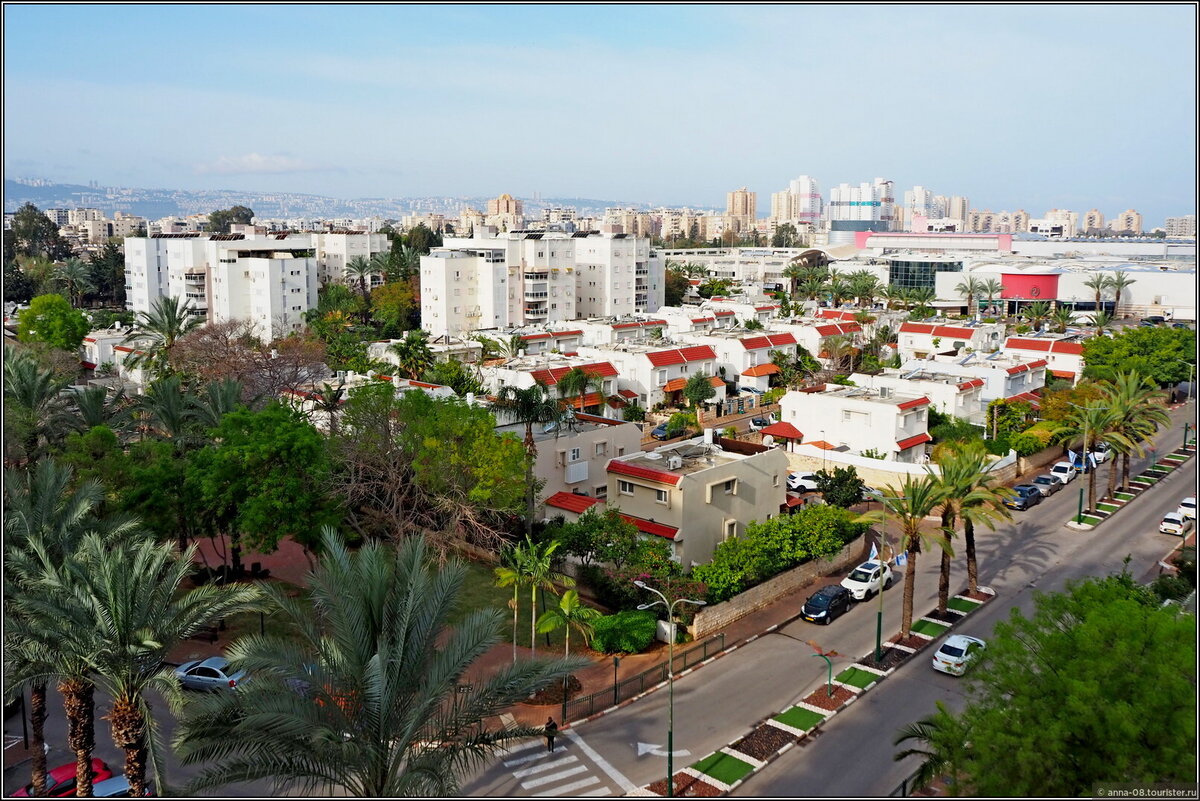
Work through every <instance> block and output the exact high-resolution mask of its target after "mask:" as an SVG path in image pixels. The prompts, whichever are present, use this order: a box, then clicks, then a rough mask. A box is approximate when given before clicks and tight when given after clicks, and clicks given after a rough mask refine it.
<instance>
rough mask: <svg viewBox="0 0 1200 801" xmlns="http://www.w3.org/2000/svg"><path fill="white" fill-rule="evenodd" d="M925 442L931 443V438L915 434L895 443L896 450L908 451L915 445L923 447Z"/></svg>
mask: <svg viewBox="0 0 1200 801" xmlns="http://www.w3.org/2000/svg"><path fill="white" fill-rule="evenodd" d="M926 442H933V437H931V436H929V435H928V434H917V435H916V436H915V437H909V438H908V439H902V440H900V441H899V442H897V443H896V448H897V450H902V451H904V450H908V449H909V448H912V447H914V446H916V445H924V444H925V443H926Z"/></svg>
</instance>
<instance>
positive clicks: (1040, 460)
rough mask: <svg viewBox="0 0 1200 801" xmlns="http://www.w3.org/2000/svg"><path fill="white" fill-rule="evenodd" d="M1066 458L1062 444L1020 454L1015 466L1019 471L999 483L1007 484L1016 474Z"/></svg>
mask: <svg viewBox="0 0 1200 801" xmlns="http://www.w3.org/2000/svg"><path fill="white" fill-rule="evenodd" d="M1066 458H1067V457H1066V456H1065V455H1064V454H1063V446H1062V445H1051V446H1049V447H1047V448H1042V449H1041V450H1040V451H1038V452H1037V453H1034V454H1030V455H1029V456H1020V457H1018V458H1017V468H1018V471H1019V472H1017V473H1015V474H1014V475H1012V476H1010V477H1006V478H1004V479H1002V480H1001V483H1002V484H1007V483H1008V482H1009V481H1012V480H1013V479H1014V478H1016V477H1017V476H1018V475H1021V474H1023V473H1028V472H1029V471H1030V470H1033V469H1034V468H1037V467H1045V466H1046V465H1048V464H1051V463H1052V462H1061V461H1062V460H1063V459H1066Z"/></svg>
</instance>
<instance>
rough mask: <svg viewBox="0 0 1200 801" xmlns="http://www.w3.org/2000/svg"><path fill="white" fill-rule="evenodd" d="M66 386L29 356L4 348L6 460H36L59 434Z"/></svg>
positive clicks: (63, 417) (21, 351) (64, 408)
mask: <svg viewBox="0 0 1200 801" xmlns="http://www.w3.org/2000/svg"><path fill="white" fill-rule="evenodd" d="M67 384H68V381H67V380H66V379H61V378H57V377H56V376H55V375H54V373H53V372H51V371H50V370H47V369H45V368H43V367H42V366H41V365H40V364H38V361H37V359H35V358H34V357H33V356H32V355H31V354H29V353H26V352H25V351H23V350H17V349H16V348H14V347H13V346H11V345H6V346H5V347H4V440H5V442H4V446H5V459H6V461H8V462H15V461H18V460H19V459H20V460H24V461H27V462H31V461H36V460H37V459H38V458H39V457H40V456H41V455H42V454H43V453H44V451H45V450H46V449H47V448H49V447H50V444H51V443H52V442H53V441H54V440H55V439H56V437H57V435H58V434H59V433H61V432H62V428H63V425H62V424H63V421H64V420H65V419H66V418H65V416H66V413H67V403H66V399H65V398H64V397H63V395H62V391H63V389H64V388H65V387H66V386H67Z"/></svg>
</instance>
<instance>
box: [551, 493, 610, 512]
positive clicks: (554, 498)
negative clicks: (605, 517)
mask: <svg viewBox="0 0 1200 801" xmlns="http://www.w3.org/2000/svg"><path fill="white" fill-rule="evenodd" d="M598 503H600V499H599V498H592V497H591V496H588V495H576V494H575V493H573V492H556V493H554V494H553V495H551V496H550V497H549V498H547V499H546V505H547V506H553V507H555V508H556V509H566V510H567V511H568V512H574V513H575V514H583V513H584V512H586V511H587V510H588V509H590V508H591V507H593V506H595V505H596V504H598Z"/></svg>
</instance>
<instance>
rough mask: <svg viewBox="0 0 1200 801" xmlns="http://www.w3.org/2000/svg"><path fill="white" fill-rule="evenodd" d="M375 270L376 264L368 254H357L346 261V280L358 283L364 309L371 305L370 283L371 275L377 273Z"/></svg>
mask: <svg viewBox="0 0 1200 801" xmlns="http://www.w3.org/2000/svg"><path fill="white" fill-rule="evenodd" d="M375 271H376V265H375V264H372V263H371V260H370V259H368V258H367V257H366V256H355V257H354V258H352V259H350V260H348V261H347V262H346V267H345V276H346V281H347V282H349V283H351V284H357V285H358V291H359V292H360V293H361V294H362V299H363V308H364V309H369V308H370V307H371V291H370V283H371V277H372V276H373V275H375ZM364 319H365V318H364Z"/></svg>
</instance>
